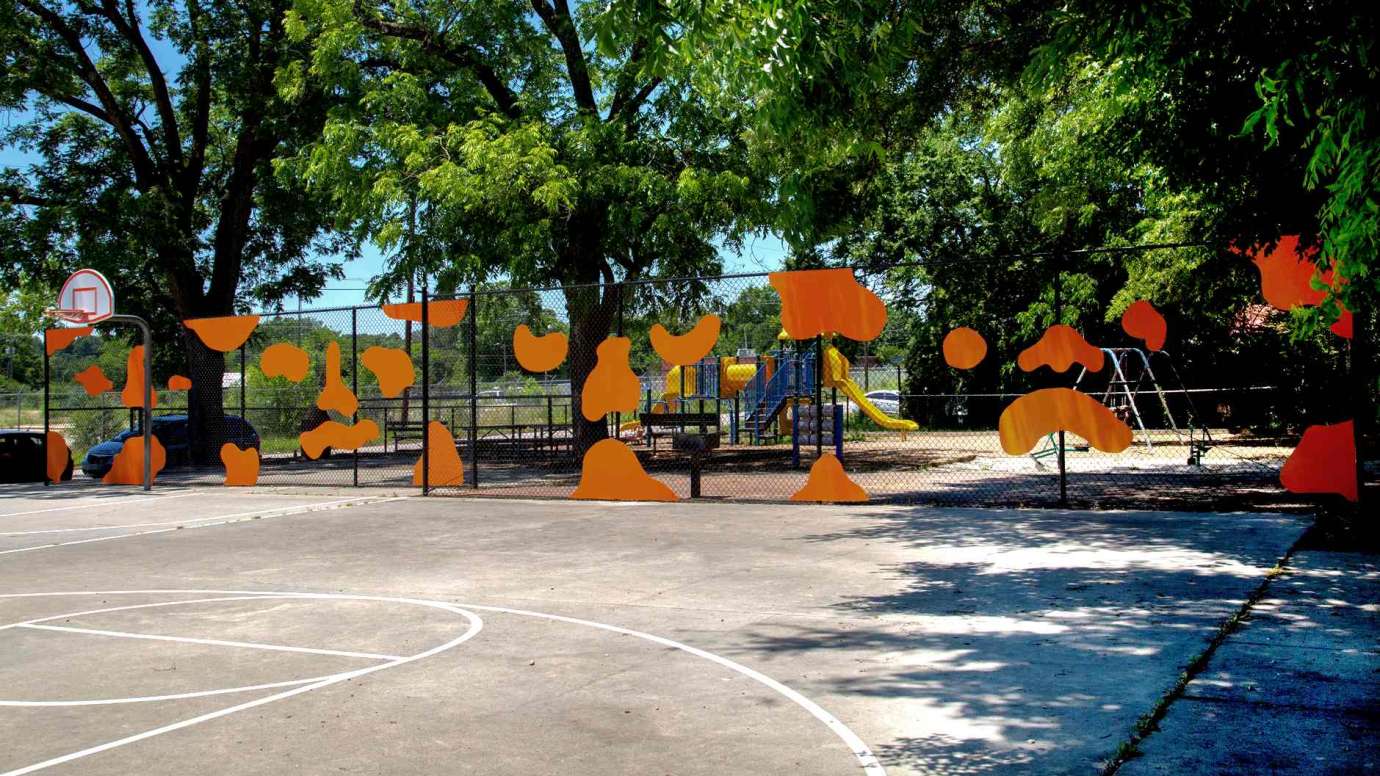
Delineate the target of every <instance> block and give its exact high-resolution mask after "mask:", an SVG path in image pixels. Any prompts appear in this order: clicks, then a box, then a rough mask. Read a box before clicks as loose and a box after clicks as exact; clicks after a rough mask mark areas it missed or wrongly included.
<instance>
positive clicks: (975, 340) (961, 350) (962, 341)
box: [942, 326, 987, 369]
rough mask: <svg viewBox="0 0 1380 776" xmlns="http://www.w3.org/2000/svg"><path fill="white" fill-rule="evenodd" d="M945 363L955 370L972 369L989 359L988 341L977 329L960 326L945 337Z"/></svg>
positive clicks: (943, 346) (943, 347)
mask: <svg viewBox="0 0 1380 776" xmlns="http://www.w3.org/2000/svg"><path fill="white" fill-rule="evenodd" d="M942 349H943V351H944V363H946V364H948V365H949V366H951V367H953V368H954V369H972V368H973V367H975V366H977V365H978V364H981V363H982V359H984V358H986V357H987V340H985V339H983V338H982V335H981V334H978V333H977V330H976V329H970V328H968V327H967V326H959V327H958V328H957V329H954V330H953V331H951V332H949V333H948V334H945V335H944V343H943V345H942Z"/></svg>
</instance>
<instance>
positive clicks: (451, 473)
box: [412, 420, 465, 488]
mask: <svg viewBox="0 0 1380 776" xmlns="http://www.w3.org/2000/svg"><path fill="white" fill-rule="evenodd" d="M426 451H427V455H426V465H427V483H426V484H427V486H428V487H432V488H441V487H446V486H454V485H464V484H465V464H464V462H463V461H461V460H460V450H459V448H457V447H456V446H455V437H453V436H451V434H450V429H448V428H446V424H444V423H442V422H441V421H439V420H433V421H431V422H430V423H428V424H427V433H426ZM412 484H413V485H416V486H417V487H419V488H420V487H421V486H422V459H421V458H418V459H417V463H415V464H413V466H412Z"/></svg>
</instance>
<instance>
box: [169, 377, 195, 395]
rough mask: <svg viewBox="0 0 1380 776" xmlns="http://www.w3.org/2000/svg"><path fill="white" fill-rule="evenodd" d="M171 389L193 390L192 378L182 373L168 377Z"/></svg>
mask: <svg viewBox="0 0 1380 776" xmlns="http://www.w3.org/2000/svg"><path fill="white" fill-rule="evenodd" d="M168 390H169V391H190V390H192V380H191V378H189V377H183V376H182V375H173V376H172V377H169V378H168Z"/></svg>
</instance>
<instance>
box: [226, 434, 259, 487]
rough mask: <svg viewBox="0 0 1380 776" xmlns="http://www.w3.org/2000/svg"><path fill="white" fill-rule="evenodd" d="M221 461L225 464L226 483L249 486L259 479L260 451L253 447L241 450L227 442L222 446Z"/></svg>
mask: <svg viewBox="0 0 1380 776" xmlns="http://www.w3.org/2000/svg"><path fill="white" fill-rule="evenodd" d="M220 462H221V463H223V464H225V484H226V485H229V486H231V487H246V488H247V487H252V486H253V485H254V483H256V482H258V481H259V451H258V450H255V449H254V448H252V447H246V448H245V449H243V450H241V449H239V448H238V447H236V446H235V443H234V442H226V443H225V444H223V445H221V446H220Z"/></svg>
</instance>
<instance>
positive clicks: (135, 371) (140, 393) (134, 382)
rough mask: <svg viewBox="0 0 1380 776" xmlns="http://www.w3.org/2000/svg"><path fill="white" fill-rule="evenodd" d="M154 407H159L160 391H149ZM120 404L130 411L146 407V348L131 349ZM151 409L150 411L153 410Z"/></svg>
mask: <svg viewBox="0 0 1380 776" xmlns="http://www.w3.org/2000/svg"><path fill="white" fill-rule="evenodd" d="M149 396H150V397H152V403H153V407H157V406H158V391H154V390H151V391H149ZM120 403H122V404H124V405H125V406H126V407H129V408H130V409H138V408H140V407H143V406H144V346H143V345H135V346H134V347H132V348H130V349H129V360H128V361H127V362H126V364H125V387H124V389H123V390H121V391H120ZM153 407H150V408H149V409H153Z"/></svg>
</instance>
